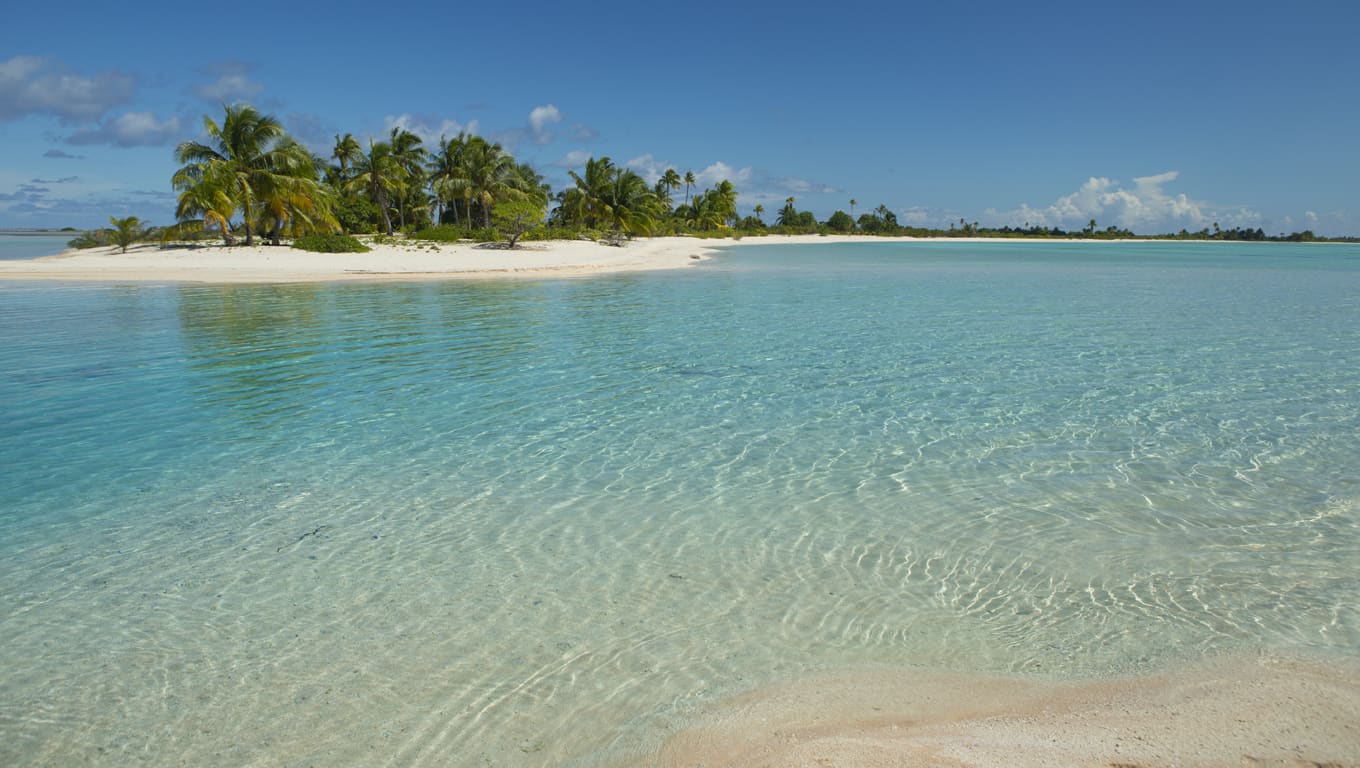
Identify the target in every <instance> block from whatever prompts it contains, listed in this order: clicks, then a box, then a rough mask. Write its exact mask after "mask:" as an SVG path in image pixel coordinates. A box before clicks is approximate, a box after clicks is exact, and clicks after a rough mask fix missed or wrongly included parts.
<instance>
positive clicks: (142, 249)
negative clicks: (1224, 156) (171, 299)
mask: <svg viewBox="0 0 1360 768" xmlns="http://www.w3.org/2000/svg"><path fill="white" fill-rule="evenodd" d="M928 241H937V242H951V243H994V242H1014V241H1010V240H998V239H996V238H986V237H934V238H917V237H877V236H873V237H870V236H865V235H858V236H856V235H767V236H760V237H745V238H742V239H740V240H733V239H698V238H693V237H653V238H642V239H638V240H633V241H630V242H628V243H626V244H625V245H624V246H623V247H614V246H609V245H603V244H601V243H595V242H590V241H584V240H553V241H547V242H526V243H522V244H521V245H520V247H518V248H516V249H515V250H505V249H499V248H488V247H484V246H479V245H474V244H457V245H453V244H447V243H440V244H434V243H428V242H425V241H420V240H404V239H402V238H400V237H398V238H396V239H395V241H394V242H393V243H391V244H385V245H377V246H373V250H371V251H369V252H368V253H309V252H307V251H299V250H295V249H293V248H289V247H287V246H268V245H256V246H253V247H250V248H247V247H245V246H241V245H237V246H232V247H227V246H223V245H203V246H198V247H192V248H170V249H162V248H160V247H158V246H155V245H145V244H143V245H138V246H135V247H133V248H131V249H129V250H128V252H127V253H119V251H118V249H117V248H93V249H87V250H83V251H75V250H68V251H64V252H62V253H60V254H57V255H55V256H45V257H43V258H39V259H30V260H18V261H0V280H90V281H115V282H203V283H296V282H327V281H334V280H447V279H467V278H476V277H514V276H522V277H543V276H549V275H553V276H575V275H591V274H599V273H605V272H627V271H638V270H654V269H676V268H680V267H686V266H690V265H693V264H695V263H697V262H699V261H702V260H704V259H706V258H708V256H709V255H710V254H711V253H712V249H713V248H716V247H727V246H742V245H775V244H812V243H818V244H827V243H849V242H856V243H866V242H868V243H882V242H928ZM1072 242H1100V243H1107V242H1124V241H1117V240H1084V241H1072ZM1140 242H1141V241H1140Z"/></svg>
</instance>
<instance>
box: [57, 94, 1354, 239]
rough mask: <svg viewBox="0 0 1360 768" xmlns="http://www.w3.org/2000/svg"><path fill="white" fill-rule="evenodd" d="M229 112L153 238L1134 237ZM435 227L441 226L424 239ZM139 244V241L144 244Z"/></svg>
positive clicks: (184, 150) (180, 175)
mask: <svg viewBox="0 0 1360 768" xmlns="http://www.w3.org/2000/svg"><path fill="white" fill-rule="evenodd" d="M225 109H226V114H225V116H224V117H223V119H222V122H221V123H220V124H219V123H217V122H216V121H214V120H213V119H212V118H211V117H210V116H206V115H205V116H204V118H203V128H204V133H205V134H206V138H207V141H206V142H198V141H186V142H184V143H182V144H180V145H179V146H178V147H177V148H176V149H175V160H176V162H178V163H180V164H181V167H180V169H179V170H178V171H176V172H175V174H174V176H173V178H172V183H173V185H174V188H175V190H176V192H177V206H176V211H175V215H176V218H177V219H178V220H179V223H178V224H176V225H175V226H173V227H169V228H164V229H163V230H161V237H162V239H166V238H167V237H173V236H179V235H183V234H187V233H190V232H194V231H197V232H208V233H217V234H219V235H220V236H221V237H222V238H223V240H224V241H225V242H226V243H227V244H229V245H230V244H233V243H234V242H235V241H236V238H237V236H238V233H239V235H241V236H243V237H244V239H245V244H246V245H253V244H254V243H255V241H256V238H257V237H262V238H267V239H268V240H269V242H271V243H273V244H278V243H279V242H280V241H281V239H282V238H284V237H289V238H296V237H298V236H301V235H306V234H313V233H327V232H347V233H354V234H360V233H382V234H387V235H391V234H393V233H394V232H395V231H396V230H397V229H401V230H404V231H416V230H427V231H428V232H430V233H431V234H432V235H441V236H442V235H450V234H452V235H453V236H460V237H461V236H463V235H464V234H466V235H468V236H472V237H497V236H501V235H511V233H510V232H509V231H508V230H510V229H514V230H515V232H514V234H513V235H511V239H512V240H513V239H515V238H518V237H519V236H520V235H523V234H524V231H525V230H524V227H525V226H526V224H525V222H526V220H529V221H532V222H536V223H538V225H539V226H540V227H545V228H546V229H545V235H546V236H575V235H577V234H596V235H605V234H613V235H624V236H629V237H631V236H637V235H643V236H648V235H658V234H661V235H664V234H680V233H694V234H705V235H707V234H716V235H722V234H725V233H726V234H731V233H734V232H735V233H739V234H761V233H766V232H776V233H821V234H829V233H864V234H876V235H913V236H983V237H1039V238H1055V237H1056V238H1073V237H1075V238H1132V237H1136V235H1134V234H1133V233H1132V232H1130V231H1129V230H1127V229H1123V228H1119V227H1114V226H1111V227H1107V228H1105V229H1103V230H1102V229H1098V228H1097V225H1096V222H1095V220H1091V221H1090V222H1088V224H1087V226H1086V228H1085V229H1082V230H1080V231H1074V232H1065V231H1063V230H1062V229H1059V228H1055V227H1042V226H1030V225H1029V224H1026V225H1025V227H1023V228H1020V227H1014V228H1012V227H1001V228H983V227H979V226H978V224H977V222H973V223H971V224H970V223H969V222H967V221H966V220H964V219H960V220H959V222H958V225H957V226H956V225H954V224H951V225H950V226H949V229H948V230H940V229H926V228H920V227H910V226H902V225H900V224H899V223H898V221H897V217H896V215H895V214H894V213H893V212H892V211H891V210H889V209H888V207H887V206H885V205H879V206H878V207H877V208H875V209H873V210H871V211H869V212H867V213H863V214H860V216H859V217H858V218H855V217H854V211H855V207H856V206H857V205H858V201H857V200H855V199H853V198H852V199H850V201H849V203H850V213H846V212H844V211H839V210H838V211H836V212H835V213H833V214H832V215H831V216H830V217H828V219H827V220H826V221H823V222H818V221H817V220H816V218H815V217H814V216H813V214H812V213H811V212H810V211H799V210H798V209H797V208H796V207H795V202H796V200H795V198H793V197H789V198H787V199H786V200H785V201H784V206H783V207H782V208H780V209H779V210H778V212H777V213H776V215H775V221H774V223H773V224H772V225H767V224H766V223H765V221H764V220H763V219H762V216H763V214H764V213H765V208H764V206H762V205H756V206H755V207H754V209H753V210H754V214H755V215H753V216H747V217H745V218H741V217H739V216H738V214H737V191H736V189H735V188H734V187H733V185H732V183H731V182H730V181H727V180H723V181H720V182H718V183H717V184H716V185H715V186H713V187H712V188H707V189H703V190H698V180H697V179H696V177H695V175H694V172H693V171H686V172H685V173H684V174H683V175H681V174H680V173H678V172H677V171H676V170H675V169H674V168H668V169H667V170H666V171H665V172H663V173H662V174H661V175H660V177H659V178H658V179H657V180H656V182H655V183H653V184H648V182H647V181H646V180H645V179H643V178H642V177H641V176H640V175H638V174H637V173H636V172H635V171H633V170H631V169H628V168H621V167H619V166H617V165H615V164H614V162H613V161H612V160H610V159H609V158H608V157H599V158H590V159H589V160H587V161H586V163H585V167H584V168H583V169H582V170H581V172H579V173H578V172H576V171H570V172H569V175H570V177H571V181H572V185H571V186H569V187H567V188H566V189H563V190H560V191H558V192H556V193H554V192H553V191H552V189H551V188H550V187H549V185H548V184H546V183H545V182H544V179H543V176H542V175H541V174H539V173H538V172H537V171H535V170H534V169H533V168H532V167H530V166H529V165H528V164H525V163H520V162H517V161H516V160H515V158H514V157H513V156H512V155H511V154H510V153H509V152H507V151H506V150H505V149H504V147H502V146H501V145H500V144H498V143H495V142H491V141H488V140H486V139H484V138H482V137H481V136H474V135H470V134H468V133H465V132H464V133H459V134H458V135H457V136H454V137H452V138H449V137H441V138H440V139H439V143H438V145H437V146H436V147H432V148H427V147H426V146H425V145H424V142H423V141H422V140H421V138H420V137H419V136H417V135H416V134H414V133H412V132H410V131H408V130H406V129H404V128H401V127H396V128H392V129H391V131H390V132H389V134H388V136H387V137H386V138H385V139H384V140H382V141H378V140H372V139H370V140H369V141H368V145H367V146H364V145H363V144H362V143H360V142H359V141H358V140H357V139H355V138H354V136H353V135H352V134H349V133H346V134H343V135H336V137H335V143H334V146H333V148H332V151H331V153H330V155H329V157H318V156H316V155H314V154H312V152H311V151H310V150H309V149H307V148H306V147H305V146H303V145H302V144H301V143H299V142H298V141H296V140H295V139H293V138H292V137H290V136H289V135H288V134H287V132H286V131H285V130H284V129H283V126H282V124H281V123H280V122H279V121H278V119H277V118H275V117H274V116H272V115H268V114H262V113H260V112H259V111H257V110H256V109H255V108H253V107H251V106H248V105H236V106H229V107H226V108H225ZM682 188H683V189H684V197H683V199H682V202H681V203H680V204H679V205H676V204H675V197H676V194H677V193H678V192H679V191H680V190H681V189H682ZM498 207H501V208H502V209H503V211H502V215H501V216H500V217H499V218H500V219H501V220H502V223H506V224H505V226H504V227H502V229H505V230H507V231H505V232H500V233H498V232H497V231H495V230H494V228H495V227H496V225H497V224H498V215H497V208H498ZM550 209H551V211H550ZM238 217H239V218H238ZM233 221H238V222H239V224H233ZM508 222H513V224H511V223H508ZM138 225H139V226H140V222H138ZM439 225H443V227H441V228H440V229H431V228H432V227H436V226H439ZM447 230H452V233H450V232H449V231H447ZM139 232H141V235H139V236H142V235H145V234H147V233H148V232H149V231H148V230H145V228H143V229H142V230H139ZM128 236H130V235H126V234H124V235H120V237H123V238H126V237H128ZM1159 237H1173V238H1182V239H1230V240H1313V239H1318V240H1322V239H1324V238H1321V237H1315V236H1314V235H1313V233H1312V232H1302V233H1295V234H1293V235H1288V236H1286V235H1283V234H1281V235H1280V236H1278V237H1273V236H1267V235H1266V234H1265V233H1264V232H1263V231H1261V230H1260V229H1256V230H1250V229H1245V230H1243V229H1236V228H1233V229H1228V230H1220V229H1219V226H1218V225H1217V224H1214V228H1213V232H1212V233H1210V232H1209V230H1208V229H1207V228H1206V229H1204V230H1202V231H1200V232H1187V231H1185V230H1181V231H1180V232H1179V233H1176V234H1174V235H1161V236H1159ZM107 239H108V233H105V234H103V235H100V236H95V235H94V234H91V235H87V236H86V237H84V238H82V240H85V241H88V243H86V244H98V243H102V242H105V241H107ZM436 239H438V238H436ZM1336 239H1341V240H1346V239H1350V238H1336ZM74 242H75V241H73V243H74Z"/></svg>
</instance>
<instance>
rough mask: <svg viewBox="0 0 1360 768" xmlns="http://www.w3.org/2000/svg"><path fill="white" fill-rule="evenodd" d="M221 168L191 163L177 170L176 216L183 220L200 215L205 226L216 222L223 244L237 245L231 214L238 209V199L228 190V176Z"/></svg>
mask: <svg viewBox="0 0 1360 768" xmlns="http://www.w3.org/2000/svg"><path fill="white" fill-rule="evenodd" d="M221 171H222V169H221V168H210V167H207V166H201V165H198V164H191V165H188V166H185V167H184V168H181V169H180V170H179V171H177V172H176V173H175V175H174V177H173V178H172V179H171V182H172V183H173V184H174V186H175V189H178V190H179V191H180V192H179V198H178V200H177V205H176V207H175V218H176V219H179V221H180V222H181V223H186V222H187V220H189V219H194V218H197V219H200V220H201V224H200V226H202V227H203V228H205V229H206V228H208V227H212V226H216V227H218V228H220V229H221V230H222V242H223V244H225V245H235V244H236V238H235V237H233V236H232V234H231V215H232V213H234V212H235V210H236V202H235V201H234V200H232V199H231V195H229V194H228V193H227V189H228V187H229V183H228V181H229V180H228V179H226V178H224V177H225V174H223V173H222V172H221Z"/></svg>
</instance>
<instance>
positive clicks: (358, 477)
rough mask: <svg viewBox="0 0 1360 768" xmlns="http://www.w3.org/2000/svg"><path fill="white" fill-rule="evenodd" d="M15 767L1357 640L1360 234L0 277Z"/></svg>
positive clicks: (457, 731)
mask: <svg viewBox="0 0 1360 768" xmlns="http://www.w3.org/2000/svg"><path fill="white" fill-rule="evenodd" d="M0 339H2V340H3V341H0V468H2V469H0V472H3V480H2V481H0V555H2V556H0V618H2V619H3V621H2V622H0V764H5V765H39V764H66V765H77V764H85V763H91V764H110V765H114V764H117V765H127V764H134V763H136V764H141V763H147V764H155V765H171V764H174V765H178V764H194V765H309V764H313V763H315V764H319V765H325V764H329V765H336V764H343V765H359V764H362V765H440V766H448V765H454V766H463V765H468V766H473V765H497V766H529V765H577V766H588V765H599V764H607V763H610V762H616V761H626V760H629V759H633V758H636V757H638V756H639V755H644V754H646V753H647V752H648V751H649V750H652V749H654V748H655V747H656V746H657V744H658V743H659V742H660V740H661V739H662V738H664V737H665V736H666V735H667V734H669V733H671V732H673V731H674V730H675V729H676V728H679V727H681V726H682V725H683V724H684V723H685V722H686V719H687V717H689V716H690V715H691V714H692V713H693V712H695V711H696V710H697V709H698V708H700V707H703V706H706V705H708V704H710V703H712V702H714V701H716V700H719V699H720V698H722V697H724V696H728V695H732V694H735V693H738V692H741V691H743V690H747V689H749V688H751V687H753V686H756V685H759V684H762V683H765V682H770V681H776V680H780V679H787V678H791V677H796V676H798V675H799V674H802V673H807V672H809V671H813V670H827V669H838V668H845V667H863V666H873V665H890V666H895V667H896V666H908V665H913V666H922V667H929V668H942V669H956V670H966V671H991V672H1001V673H1013V674H1026V675H1042V676H1057V677H1080V676H1104V675H1115V674H1126V673H1133V672H1141V671H1148V670H1152V669H1157V668H1159V667H1162V666H1164V665H1167V664H1171V663H1176V662H1179V661H1182V660H1184V659H1186V658H1196V657H1199V656H1201V655H1205V654H1211V655H1212V654H1222V653H1237V652H1243V651H1246V652H1255V651H1259V650H1269V649H1283V650H1289V651H1304V652H1313V653H1322V654H1341V655H1345V656H1354V655H1355V654H1356V652H1357V650H1360V615H1357V614H1358V613H1360V610H1358V609H1357V605H1360V603H1357V600H1356V599H1355V598H1356V595H1357V587H1358V586H1360V526H1358V523H1357V520H1358V519H1360V510H1358V509H1357V507H1358V506H1360V471H1357V468H1358V467H1360V248H1357V247H1354V246H1311V247H1309V246H1286V245H1273V244H1272V245H1227V244H1193V245H1170V244H1152V243H1135V244H1127V245H1116V244H1097V245H1080V244H1070V243H1055V244H1040V243H1023V244H1015V243H994V244H993V243H989V244H983V245H970V244H952V243H951V244H942V245H935V244H912V245H906V246H903V245H893V244H883V243H866V244H857V245H853V246H782V247H778V248H774V247H770V246H743V247H741V248H740V249H735V250H728V251H726V252H725V253H723V254H721V255H720V256H719V257H718V258H717V259H715V260H714V261H711V262H708V263H706V264H704V265H702V266H700V267H697V268H695V269H692V270H686V271H684V272H679V273H676V272H667V273H658V274H636V275H624V276H606V277H598V278H592V279H576V280H545V281H535V280H518V281H480V282H466V283H460V282H444V283H430V284H410V283H402V284H343V285H288V286H245V287H242V286H231V287H219V286H196V285H195V286H174V285H160V286H156V285H144V286H126V285H121V286H115V285H108V286H91V285H80V286H71V285H60V284H34V283H9V284H0Z"/></svg>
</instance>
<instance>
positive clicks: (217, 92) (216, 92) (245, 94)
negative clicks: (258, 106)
mask: <svg viewBox="0 0 1360 768" xmlns="http://www.w3.org/2000/svg"><path fill="white" fill-rule="evenodd" d="M251 69H252V66H251V65H250V64H247V63H245V62H242V61H224V62H221V63H219V64H214V65H212V66H210V67H208V68H207V70H206V72H207V74H209V75H212V76H215V78H216V79H214V80H213V81H212V82H211V83H202V84H200V85H195V86H194V87H193V92H194V95H195V96H197V97H198V98H200V99H203V100H204V101H210V102H213V103H214V104H218V103H234V102H237V101H246V100H249V99H253V98H255V97H256V96H258V95H260V92H261V91H263V90H264V86H263V85H261V84H259V83H257V82H255V81H254V80H251V79H250V70H251Z"/></svg>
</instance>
